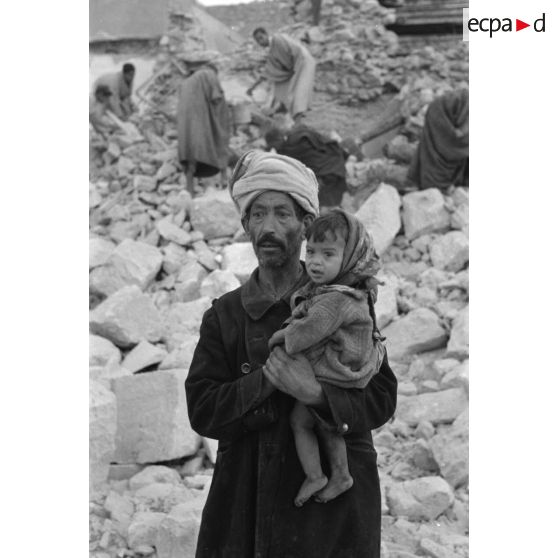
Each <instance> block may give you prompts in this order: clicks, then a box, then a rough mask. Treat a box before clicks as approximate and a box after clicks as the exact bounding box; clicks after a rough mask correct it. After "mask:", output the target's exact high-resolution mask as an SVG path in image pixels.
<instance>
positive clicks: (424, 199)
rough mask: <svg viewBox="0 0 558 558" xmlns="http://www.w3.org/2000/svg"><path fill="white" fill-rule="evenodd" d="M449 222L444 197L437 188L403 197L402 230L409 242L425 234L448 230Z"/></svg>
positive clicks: (449, 218)
mask: <svg viewBox="0 0 558 558" xmlns="http://www.w3.org/2000/svg"><path fill="white" fill-rule="evenodd" d="M450 220H451V217H450V213H449V211H448V210H447V209H446V206H445V201H444V196H443V195H442V193H441V192H440V190H438V189H437V188H428V189H427V190H420V191H418V192H411V193H409V194H406V195H405V196H403V228H404V229H405V236H406V237H407V238H408V239H409V240H413V239H415V238H418V237H419V236H422V235H423V234H427V233H433V232H445V231H447V230H449V228H450Z"/></svg>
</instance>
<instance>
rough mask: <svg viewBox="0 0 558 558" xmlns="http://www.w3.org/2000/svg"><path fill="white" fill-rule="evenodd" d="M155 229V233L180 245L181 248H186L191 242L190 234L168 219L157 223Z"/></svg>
mask: <svg viewBox="0 0 558 558" xmlns="http://www.w3.org/2000/svg"><path fill="white" fill-rule="evenodd" d="M155 227H156V228H157V232H158V233H159V234H160V235H161V236H162V237H163V238H164V239H165V240H170V241H171V242H176V244H180V245H181V246H187V245H188V244H190V242H191V238H190V234H189V233H187V232H186V231H185V230H184V229H181V228H180V227H178V226H177V225H175V224H174V223H172V221H170V220H168V219H161V220H160V221H157V224H156V225H155Z"/></svg>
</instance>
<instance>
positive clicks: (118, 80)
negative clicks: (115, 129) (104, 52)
mask: <svg viewBox="0 0 558 558" xmlns="http://www.w3.org/2000/svg"><path fill="white" fill-rule="evenodd" d="M135 75H136V68H135V66H134V65H133V64H129V63H127V64H124V65H123V66H122V70H121V71H120V72H115V73H111V74H104V75H102V76H101V77H100V78H99V79H97V81H95V85H94V86H93V89H94V90H96V89H97V87H98V86H99V85H105V86H107V87H108V88H109V89H110V91H111V93H112V95H111V98H110V102H109V108H110V110H111V112H113V113H114V114H115V115H116V116H117V117H118V118H120V119H121V120H128V118H129V117H130V116H131V115H132V114H133V113H134V112H135V111H136V110H137V109H136V107H135V105H134V103H133V102H132V87H133V83H134V76H135Z"/></svg>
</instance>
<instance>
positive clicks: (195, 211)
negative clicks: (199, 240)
mask: <svg viewBox="0 0 558 558" xmlns="http://www.w3.org/2000/svg"><path fill="white" fill-rule="evenodd" d="M239 222H240V216H239V214H238V211H237V209H236V207H235V205H234V203H233V201H232V199H231V197H230V195H229V192H228V191H227V190H211V191H209V192H206V193H205V194H204V195H203V196H199V197H197V198H194V200H193V201H192V208H191V212H190V223H191V224H192V227H193V229H194V230H196V231H201V232H202V233H203V235H204V238H206V239H210V238H218V237H221V236H232V235H233V234H234V233H235V232H236V230H237V229H238V224H239Z"/></svg>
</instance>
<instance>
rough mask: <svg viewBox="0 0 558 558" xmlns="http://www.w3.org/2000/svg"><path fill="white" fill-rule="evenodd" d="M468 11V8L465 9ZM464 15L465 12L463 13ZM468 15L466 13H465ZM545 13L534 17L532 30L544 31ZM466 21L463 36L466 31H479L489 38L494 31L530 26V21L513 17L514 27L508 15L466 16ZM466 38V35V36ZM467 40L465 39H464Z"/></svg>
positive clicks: (517, 29)
mask: <svg viewBox="0 0 558 558" xmlns="http://www.w3.org/2000/svg"><path fill="white" fill-rule="evenodd" d="M467 12H468V10H467ZM463 15H464V16H465V12H464V14H463ZM467 16H468V13H467ZM545 19H546V14H545V13H543V14H542V16H541V17H540V18H538V19H536V20H535V21H534V22H533V30H534V31H535V32H536V33H544V32H545V27H546V21H545ZM466 22H467V29H466V32H467V33H464V38H465V35H466V34H467V35H468V32H469V31H470V32H471V33H478V32H479V31H480V32H482V33H489V36H490V38H492V35H493V34H494V33H498V32H499V31H502V32H504V33H506V32H511V31H514V30H515V31H521V30H522V29H526V28H527V27H531V24H530V23H526V22H525V21H522V20H521V19H517V18H515V29H514V26H513V19H512V18H510V17H504V18H498V17H490V18H488V17H485V18H476V17H472V18H470V19H469V18H468V17H467V18H466ZM467 38H468V37H467ZM466 40H467V39H466Z"/></svg>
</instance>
